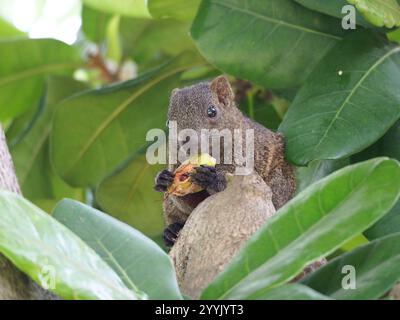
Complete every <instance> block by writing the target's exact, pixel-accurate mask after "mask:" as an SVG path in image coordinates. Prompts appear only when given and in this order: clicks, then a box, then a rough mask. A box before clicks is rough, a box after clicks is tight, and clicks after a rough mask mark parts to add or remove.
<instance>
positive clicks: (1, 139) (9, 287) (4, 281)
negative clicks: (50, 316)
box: [0, 125, 57, 300]
mask: <svg viewBox="0 0 400 320" xmlns="http://www.w3.org/2000/svg"><path fill="white" fill-rule="evenodd" d="M0 189H5V190H8V191H11V192H15V193H18V194H21V189H20V187H19V184H18V180H17V177H16V175H15V170H14V165H13V163H12V159H11V155H10V152H9V150H8V147H7V143H6V138H5V135H4V131H3V128H2V127H1V125H0ZM10 214H12V212H10ZM56 298H57V297H56V296H55V295H54V294H52V293H50V292H49V291H46V290H44V289H43V288H41V287H40V286H39V285H38V284H36V283H35V282H34V281H32V280H31V279H30V278H29V277H28V276H26V275H25V274H24V273H22V272H21V271H19V270H18V269H17V268H16V267H15V266H14V265H13V264H12V263H11V262H10V261H8V260H7V259H6V258H5V257H4V256H3V255H2V254H0V300H4V299H18V300H21V299H45V300H49V299H56Z"/></svg>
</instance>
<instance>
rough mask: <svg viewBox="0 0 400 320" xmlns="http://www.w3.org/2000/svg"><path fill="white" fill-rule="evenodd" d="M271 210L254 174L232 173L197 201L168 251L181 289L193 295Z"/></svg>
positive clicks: (268, 197) (265, 189)
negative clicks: (225, 182)
mask: <svg viewBox="0 0 400 320" xmlns="http://www.w3.org/2000/svg"><path fill="white" fill-rule="evenodd" d="M274 213H275V208H274V205H273V204H272V192H271V189H270V188H269V187H268V186H267V185H266V184H265V182H264V181H263V180H262V179H261V177H260V176H259V175H258V174H257V173H254V174H252V175H248V176H235V177H234V178H233V179H232V181H231V182H230V183H229V184H228V187H227V188H226V190H225V191H223V192H220V193H217V194H215V195H213V196H211V197H209V198H207V199H206V200H204V201H203V202H202V203H200V204H199V205H198V207H197V208H196V209H195V210H194V211H193V212H192V214H191V215H190V217H189V219H188V220H187V221H186V224H185V226H184V228H183V229H182V231H181V234H180V236H179V238H178V240H177V242H176V243H175V245H174V246H173V248H172V250H171V251H170V256H171V258H172V260H173V261H174V264H175V269H176V273H177V278H178V282H179V285H180V288H181V290H182V292H183V293H184V294H186V295H187V296H190V297H192V298H197V297H198V296H199V295H200V293H201V291H202V290H203V289H204V288H205V287H206V286H207V284H208V283H210V282H211V281H212V280H213V279H214V278H215V276H216V275H217V274H218V273H219V272H220V271H222V270H223V268H224V267H225V266H226V265H227V263H228V262H229V261H230V260H231V258H232V257H233V255H234V254H235V253H236V252H237V251H238V249H239V248H240V247H241V246H242V245H243V244H244V243H245V242H246V241H247V240H248V239H249V238H250V236H251V235H252V234H253V233H254V232H256V231H257V230H258V229H259V228H260V226H261V225H263V224H264V222H265V221H266V220H267V219H268V218H269V217H270V216H272V215H273V214H274Z"/></svg>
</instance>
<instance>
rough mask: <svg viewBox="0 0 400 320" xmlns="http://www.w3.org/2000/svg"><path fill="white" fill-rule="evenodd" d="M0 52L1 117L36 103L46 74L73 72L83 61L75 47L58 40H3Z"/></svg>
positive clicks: (12, 115) (24, 109) (21, 110)
mask: <svg viewBox="0 0 400 320" xmlns="http://www.w3.org/2000/svg"><path fill="white" fill-rule="evenodd" d="M0 52H1V59H0V120H4V119H8V118H11V117H15V116H17V115H19V114H21V113H23V112H24V111H26V110H27V109H28V108H30V107H31V106H36V105H37V104H38V102H39V99H40V97H41V95H42V93H43V86H44V76H46V75H48V74H60V73H61V74H65V73H70V72H71V71H72V70H73V69H74V68H76V67H78V66H79V65H80V64H81V60H80V57H79V54H78V52H77V51H76V49H75V48H73V47H70V46H68V45H66V44H64V43H62V42H60V41H57V40H50V39H18V40H3V41H0ZM16 52H18V54H16Z"/></svg>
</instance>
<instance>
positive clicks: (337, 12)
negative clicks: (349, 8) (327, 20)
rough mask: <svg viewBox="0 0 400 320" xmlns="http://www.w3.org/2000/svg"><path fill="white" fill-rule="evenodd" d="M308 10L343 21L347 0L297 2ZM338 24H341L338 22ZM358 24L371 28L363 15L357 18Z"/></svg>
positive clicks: (303, 0) (298, 0)
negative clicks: (343, 10)
mask: <svg viewBox="0 0 400 320" xmlns="http://www.w3.org/2000/svg"><path fill="white" fill-rule="evenodd" d="M295 1H296V2H298V3H300V4H301V5H303V6H305V7H306V8H308V9H311V10H315V11H318V12H321V13H324V14H327V15H329V16H332V17H335V18H338V19H342V18H343V17H344V16H345V14H343V13H342V8H343V7H344V6H345V5H348V3H347V2H346V0H334V1H329V0H328V1H321V0H295ZM338 23H341V22H340V21H338ZM356 23H357V24H358V25H360V26H364V27H370V26H371V25H370V24H369V23H368V22H367V21H366V20H365V19H364V18H363V16H362V15H357V16H356Z"/></svg>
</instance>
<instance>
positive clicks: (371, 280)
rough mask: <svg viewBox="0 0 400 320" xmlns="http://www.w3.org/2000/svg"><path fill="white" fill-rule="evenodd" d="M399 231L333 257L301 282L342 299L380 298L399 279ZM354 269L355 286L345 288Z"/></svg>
mask: <svg viewBox="0 0 400 320" xmlns="http://www.w3.org/2000/svg"><path fill="white" fill-rule="evenodd" d="M399 265H400V233H397V234H393V235H390V236H387V237H385V238H381V239H378V240H375V241H373V242H370V243H369V244H367V245H364V246H362V247H359V248H357V249H355V250H353V251H351V252H349V253H346V254H344V255H342V256H340V257H337V258H335V259H334V260H332V261H330V262H329V263H328V264H326V265H325V266H322V267H321V268H319V269H317V270H316V271H314V272H313V273H311V274H310V275H309V276H307V277H306V278H304V279H302V280H301V283H302V284H304V285H306V286H309V287H311V288H312V289H314V290H316V291H319V292H320V293H322V294H325V295H328V296H330V297H332V298H334V299H340V300H344V299H345V300H371V299H378V298H379V297H381V296H382V295H383V294H384V293H385V292H387V291H388V290H390V289H391V288H392V287H393V285H394V284H396V282H397V281H398V280H399V279H400V268H399ZM345 266H351V267H353V268H354V270H355V280H356V283H355V284H356V288H354V289H351V290H349V289H347V290H346V289H343V286H342V281H343V278H344V277H345V276H346V274H348V271H347V272H343V271H342V270H343V267H345Z"/></svg>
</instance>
